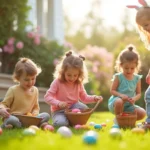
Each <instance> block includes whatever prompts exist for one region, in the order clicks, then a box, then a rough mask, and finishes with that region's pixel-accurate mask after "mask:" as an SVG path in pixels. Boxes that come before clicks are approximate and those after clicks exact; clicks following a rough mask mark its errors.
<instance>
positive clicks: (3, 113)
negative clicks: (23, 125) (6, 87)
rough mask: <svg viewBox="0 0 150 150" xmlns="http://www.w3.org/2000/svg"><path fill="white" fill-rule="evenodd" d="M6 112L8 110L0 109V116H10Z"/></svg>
mask: <svg viewBox="0 0 150 150" xmlns="http://www.w3.org/2000/svg"><path fill="white" fill-rule="evenodd" d="M8 111H9V108H0V116H2V117H5V118H8V117H9V116H10V114H9V112H8Z"/></svg>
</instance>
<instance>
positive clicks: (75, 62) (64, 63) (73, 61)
mask: <svg viewBox="0 0 150 150" xmlns="http://www.w3.org/2000/svg"><path fill="white" fill-rule="evenodd" d="M84 60H85V58H84V57H83V56H81V55H76V54H75V53H73V51H68V52H67V53H66V54H65V56H63V58H62V60H61V61H60V63H59V64H58V65H57V66H56V69H55V72H54V78H57V79H59V80H60V81H62V82H66V80H65V72H66V70H67V69H68V68H75V69H78V70H79V76H78V79H77V81H76V83H82V82H84V83H86V82H88V72H87V68H86V66H85V64H84V62H83V61H84Z"/></svg>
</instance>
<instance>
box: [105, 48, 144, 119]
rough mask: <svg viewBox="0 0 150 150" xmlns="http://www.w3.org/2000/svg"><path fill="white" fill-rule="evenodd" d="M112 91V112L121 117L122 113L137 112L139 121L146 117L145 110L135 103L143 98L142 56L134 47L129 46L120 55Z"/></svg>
mask: <svg viewBox="0 0 150 150" xmlns="http://www.w3.org/2000/svg"><path fill="white" fill-rule="evenodd" d="M115 69H116V71H117V72H118V73H116V74H115V75H114V76H113V83H112V86H111V89H110V92H111V94H112V96H111V97H110V98H109V101H108V108H109V110H110V112H112V113H114V114H115V115H119V114H121V113H122V112H134V111H135V112H136V113H137V120H140V119H143V118H144V117H145V110H144V109H143V108H141V107H139V106H137V105H135V102H136V101H137V100H139V98H140V97H141V77H142V76H141V75H138V74H136V72H138V71H139V69H140V56H139V54H138V52H137V51H136V49H135V47H134V46H133V45H128V46H127V47H126V48H125V49H124V50H123V51H121V53H120V54H119V56H118V58H117V61H116V66H115Z"/></svg>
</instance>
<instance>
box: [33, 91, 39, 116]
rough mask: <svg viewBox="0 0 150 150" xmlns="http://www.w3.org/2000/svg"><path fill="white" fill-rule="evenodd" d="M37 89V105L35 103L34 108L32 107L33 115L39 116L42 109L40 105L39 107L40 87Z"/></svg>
mask: <svg viewBox="0 0 150 150" xmlns="http://www.w3.org/2000/svg"><path fill="white" fill-rule="evenodd" d="M36 90H37V91H36V96H35V102H36V103H35V105H34V107H33V109H32V112H31V113H32V115H33V116H37V115H38V114H39V110H40V107H39V101H38V100H39V91H38V89H36Z"/></svg>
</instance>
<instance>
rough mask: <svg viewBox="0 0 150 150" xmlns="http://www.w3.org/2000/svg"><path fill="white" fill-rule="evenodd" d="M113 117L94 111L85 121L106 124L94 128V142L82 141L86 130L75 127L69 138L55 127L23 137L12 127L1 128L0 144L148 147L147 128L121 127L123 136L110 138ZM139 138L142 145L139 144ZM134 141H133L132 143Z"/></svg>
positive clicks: (85, 149)
mask: <svg viewBox="0 0 150 150" xmlns="http://www.w3.org/2000/svg"><path fill="white" fill-rule="evenodd" d="M113 118H114V116H113V115H112V114H111V113H109V112H100V113H93V114H92V115H91V117H90V119H89V121H88V123H89V122H91V121H93V122H95V123H97V124H101V123H104V122H105V123H106V127H103V129H102V130H95V129H94V128H93V127H90V128H91V130H94V131H96V132H97V133H98V140H97V144H94V145H88V144H84V143H83V135H84V134H85V133H86V132H87V130H84V129H81V130H75V129H74V128H70V129H71V130H72V132H73V136H72V137H71V138H63V137H62V136H60V135H59V134H58V133H57V128H55V131H54V132H53V133H52V132H49V131H42V130H40V131H37V133H36V135H35V136H27V135H26V136H25V135H23V133H22V132H23V129H13V130H3V133H2V134H1V135H0V145H1V149H7V150H12V149H20V150H27V149H28V150H33V149H36V150H43V149H54V150H58V149H61V150H75V149H77V148H78V149H82V150H97V149H102V150H104V149H105V150H110V149H117V150H122V149H123V150H133V149H136V150H141V149H144V150H146V149H149V134H150V133H149V131H148V132H146V133H145V134H133V133H132V132H131V130H130V129H127V130H122V129H121V133H122V139H120V140H119V139H113V138H111V136H110V134H109V132H110V129H111V127H112V124H113ZM141 140H142V144H141ZM133 143H136V144H133Z"/></svg>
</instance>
